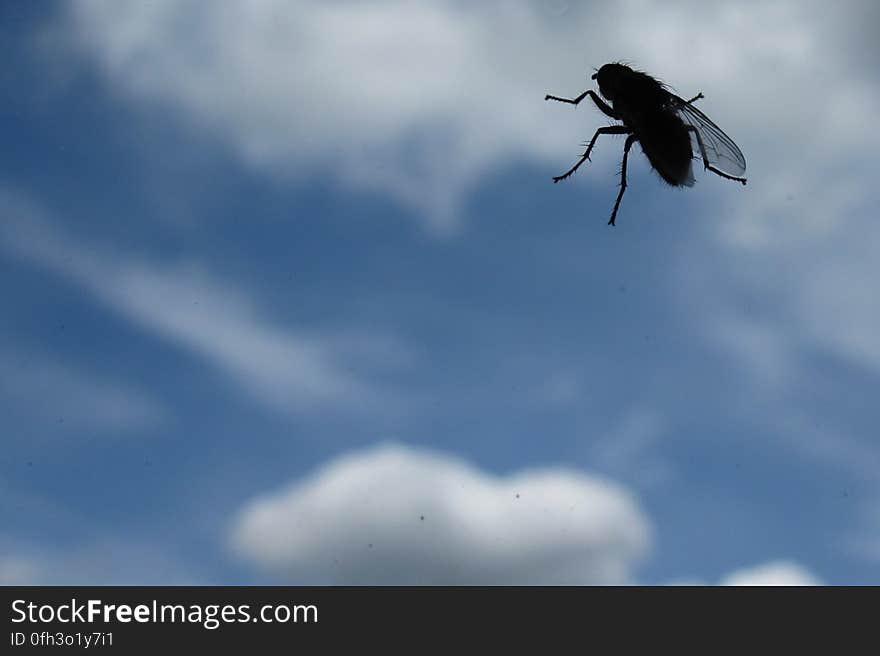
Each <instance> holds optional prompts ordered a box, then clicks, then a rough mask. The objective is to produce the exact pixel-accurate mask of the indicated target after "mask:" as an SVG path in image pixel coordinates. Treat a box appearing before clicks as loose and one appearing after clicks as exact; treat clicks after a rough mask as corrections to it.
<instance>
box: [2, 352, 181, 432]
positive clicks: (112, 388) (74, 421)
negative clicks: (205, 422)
mask: <svg viewBox="0 0 880 656" xmlns="http://www.w3.org/2000/svg"><path fill="white" fill-rule="evenodd" d="M4 402H6V403H8V404H9V405H8V406H7V411H8V415H10V416H11V415H13V414H16V413H26V415H27V417H28V422H29V424H30V425H31V426H34V427H37V426H40V425H41V424H43V425H44V427H45V425H48V424H51V428H52V432H53V433H59V432H60V433H65V432H68V431H76V430H82V429H86V430H94V431H99V432H102V433H108V434H111V435H118V434H119V433H121V432H125V431H130V430H138V429H142V428H150V427H154V426H157V425H161V424H162V423H163V422H164V421H166V420H167V419H168V417H169V411H168V410H167V408H165V406H164V405H163V404H162V403H160V402H159V401H157V400H156V399H154V398H152V397H151V396H150V395H149V394H147V393H146V392H144V391H141V390H139V389H136V388H133V387H132V386H131V385H128V384H126V383H123V382H120V381H116V380H111V379H106V378H103V377H99V376H96V375H95V374H92V373H89V372H86V371H82V370H81V369H80V368H78V367H74V366H70V365H66V364H63V363H61V362H59V361H56V360H51V359H49V358H48V357H47V356H45V355H35V354H22V353H21V352H18V353H12V352H9V351H0V405H2V404H3V403H4ZM33 435H34V431H32V430H31V431H28V433H27V436H28V438H29V439H33ZM5 437H6V438H7V439H9V440H14V439H16V434H15V432H14V431H10V430H9V429H7V431H6V435H5Z"/></svg>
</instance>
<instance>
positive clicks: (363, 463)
mask: <svg viewBox="0 0 880 656" xmlns="http://www.w3.org/2000/svg"><path fill="white" fill-rule="evenodd" d="M232 542H233V544H234V546H235V548H236V550H237V551H238V552H239V553H240V554H242V555H243V556H244V557H245V558H247V559H249V560H250V561H252V562H254V563H256V564H257V565H259V566H262V567H263V568H265V569H266V570H268V571H269V572H271V573H272V574H273V575H274V576H276V577H278V580H283V581H286V582H294V583H307V582H317V583H335V584H539V583H540V584H587V583H625V582H628V581H630V580H631V576H632V571H633V568H634V567H635V565H636V564H637V562H638V561H639V560H640V558H641V557H642V556H644V555H645V553H646V551H647V549H648V546H649V542H650V526H649V523H648V520H647V518H646V517H645V516H644V514H643V513H642V511H641V509H640V508H639V506H638V504H637V502H636V501H635V500H634V498H633V497H632V496H631V495H630V493H629V492H627V490H625V489H623V488H622V487H620V486H618V485H616V484H614V483H611V482H609V481H607V480H603V479H599V478H595V477H592V476H588V475H586V474H584V473H582V472H579V471H576V470H571V469H535V470H527V471H522V472H519V473H516V474H511V475H508V476H496V475H493V474H490V473H487V472H484V471H481V470H479V469H477V468H475V467H473V466H471V465H469V464H467V463H466V462H463V461H461V460H459V459H456V458H453V457H449V456H446V455H442V454H438V453H434V452H429V451H422V450H417V449H413V448H409V447H404V446H399V445H382V446H379V447H376V448H372V449H369V450H366V451H362V452H355V453H350V454H347V455H344V456H342V457H340V458H338V459H336V460H333V461H331V462H329V463H328V464H326V465H324V466H322V467H321V468H319V469H318V470H317V471H315V472H314V473H312V474H311V475H309V476H307V477H306V478H304V479H302V480H299V481H296V482H295V483H293V484H292V485H290V486H288V487H286V488H284V489H281V490H278V491H276V492H271V493H267V494H264V495H261V496H259V497H257V498H255V499H253V500H252V501H250V502H248V503H247V504H246V505H245V506H244V508H243V509H242V510H241V512H240V514H239V516H238V518H237V520H236V522H235V526H234V530H233V534H232Z"/></svg>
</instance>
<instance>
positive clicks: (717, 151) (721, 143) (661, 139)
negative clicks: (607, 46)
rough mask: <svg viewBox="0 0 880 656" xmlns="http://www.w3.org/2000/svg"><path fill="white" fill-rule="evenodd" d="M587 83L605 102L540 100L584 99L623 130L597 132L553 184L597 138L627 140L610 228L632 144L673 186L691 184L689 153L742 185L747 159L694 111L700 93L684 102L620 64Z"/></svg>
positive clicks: (595, 97) (588, 93) (593, 94)
mask: <svg viewBox="0 0 880 656" xmlns="http://www.w3.org/2000/svg"><path fill="white" fill-rule="evenodd" d="M592 79H594V80H596V81H597V82H598V84H599V92H600V93H601V94H602V96H604V97H605V99H607V101H608V102H605V100H602V98H600V97H599V95H598V94H596V92H595V91H592V90H588V91H584V92H583V93H582V94H581V95H579V96H578V97H577V98H559V97H558V96H551V95H549V94H548V95H547V96H546V97H545V98H544V100H557V101H559V102H564V103H570V104H572V105H577V104H578V103H580V101H581V100H583V99H584V98H586V97H587V96H589V97H590V99H591V100H592V101H593V102H594V103H595V104H596V106H597V107H598V108H599V110H600V111H602V112H603V113H604V114H605V115H607V116H609V117H611V118H613V119H615V120H617V121H620V122H621V123H622V125H608V126H606V127H602V128H599V129H598V130H596V133H595V134H594V135H593V138H592V139H590V143H589V144H587V149H586V151H584V154H583V155H582V156H581V158H580V159H579V160H578V161H577V163H576V164H575V165H574V166H572V167H571V168H570V169H569V170H568V171H566V172H565V173H563V174H562V175H559V176H556V177H555V178H553V182H559V181H560V180H565V179H566V178H567V177H569V176H570V175H571V174H572V173H574V172H575V171H577V170H578V167H580V165H581V164H583V163H584V162H586V161H587V160H588V159H590V153H591V152H592V150H593V146H594V145H595V144H596V139H598V138H599V135H600V134H625V135H628V136H627V138H626V143H625V144H624V146H623V163H622V166H621V169H620V193H618V194H617V200H616V201H615V202H614V209H613V210H612V212H611V219H610V220H609V221H608V224H609V225H614V220H615V218H616V217H617V209H618V208H619V207H620V201H621V199H622V198H623V192H624V191H626V160H627V157H628V156H629V150H630V148H632V145H633V144H634V143H635V142H636V141H638V142H639V144H641V147H642V152H644V153H645V156H646V157H647V158H648V162H650V164H651V166H652V167H653V168H654V170H655V171H657V173H658V174H659V175H660V177H661V178H663V180H665V181H666V182H667V183H669V184H670V185H672V186H673V187H680V186H685V187H690V186H692V185H693V184H694V175H693V168H692V166H691V164H692V160H693V158H694V149H696V151H697V152H698V154H699V156H700V158H701V159H702V160H703V166H704V167H705V169H706V170H708V171H712V172H713V173H715V174H717V175H720V176H721V177H722V178H727V179H728V180H736V181H737V182H741V183H743V184H745V183H746V179H745V178H744V177H743V174H745V172H746V160H745V157H743V154H742V152H741V151H740V149H739V148H738V147H737V145H736V144H735V143H734V142H733V140H732V139H731V138H730V137H728V136H727V135H726V134H724V132H722V131H721V129H720V128H719V127H718V126H717V125H715V124H714V123H713V122H712V121H710V120H709V118H708V117H707V116H706V115H705V114H703V112H701V111H700V110H698V109H697V108H696V107H694V103H695V102H696V101H697V100H699V99H700V98H702V97H703V94H702V93H698V94H697V95H696V96H694V97H693V98H691V99H690V100H683V99H682V98H679V97H678V96H676V95H675V94H674V93H672V92H671V91H669V90H668V89H667V88H666V86H664V85H663V84H662V83H661V82H659V81H657V80H655V79H654V78H653V77H651V76H650V75H648V74H646V73H642V72H641V71H636V70H633V69H632V68H630V67H629V66H625V65H624V64H605V65H604V66H603V67H602V68H600V69H599V70H598V71H597V72H596V73H595V75H593V76H592ZM608 103H610V105H609V104H608Z"/></svg>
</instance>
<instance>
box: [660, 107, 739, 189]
mask: <svg viewBox="0 0 880 656" xmlns="http://www.w3.org/2000/svg"><path fill="white" fill-rule="evenodd" d="M673 107H674V109H675V110H676V112H678V115H679V116H680V117H681V118H682V120H683V121H684V122H685V123H687V124H688V125H692V126H694V127H695V128H696V129H697V130H698V131H699V133H700V137H701V139H702V142H703V146H704V148H705V156H706V159H708V160H709V164H711V165H712V166H714V167H715V168H717V169H719V170H721V171H722V172H724V173H727V174H728V175H732V176H735V177H741V176H742V175H743V174H744V173H745V172H746V158H745V157H744V156H743V154H742V151H741V150H740V149H739V147H738V146H737V145H736V144H735V143H734V142H733V139H731V138H730V137H728V136H727V135H726V134H724V131H723V130H722V129H721V128H719V127H718V126H717V125H715V124H714V123H713V122H712V121H711V120H710V119H709V117H708V116H706V115H705V114H704V113H703V112H701V111H700V110H699V109H697V108H696V107H694V106H693V104H691V103H688V102H687V101H686V100H682V99H681V98H679V97H678V96H674V97H673ZM696 145H697V147H698V149H699V143H697V144H696ZM698 152H699V150H698Z"/></svg>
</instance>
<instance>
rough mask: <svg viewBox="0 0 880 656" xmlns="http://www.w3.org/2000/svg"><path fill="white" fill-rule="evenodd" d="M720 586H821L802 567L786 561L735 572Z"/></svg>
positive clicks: (817, 580)
mask: <svg viewBox="0 0 880 656" xmlns="http://www.w3.org/2000/svg"><path fill="white" fill-rule="evenodd" d="M721 585H762V586H769V585H780V586H800V585H822V582H821V581H820V580H819V579H818V578H817V577H816V576H815V575H814V574H813V573H812V572H810V571H809V570H807V569H806V568H804V567H803V566H801V565H799V564H797V563H795V562H792V561H788V560H777V561H772V562H769V563H765V564H763V565H756V566H755V567H748V568H744V569H739V570H736V571H735V572H732V573H730V574H728V575H727V576H725V577H724V578H723V579H722V580H721Z"/></svg>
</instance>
